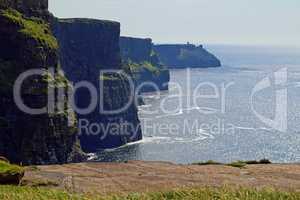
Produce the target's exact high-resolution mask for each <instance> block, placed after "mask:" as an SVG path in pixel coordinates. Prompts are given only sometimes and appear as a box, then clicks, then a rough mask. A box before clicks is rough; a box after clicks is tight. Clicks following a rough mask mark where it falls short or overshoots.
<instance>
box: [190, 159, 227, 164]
mask: <svg viewBox="0 0 300 200" xmlns="http://www.w3.org/2000/svg"><path fill="white" fill-rule="evenodd" d="M193 165H222V163H219V162H216V161H213V160H208V161H206V162H199V163H193Z"/></svg>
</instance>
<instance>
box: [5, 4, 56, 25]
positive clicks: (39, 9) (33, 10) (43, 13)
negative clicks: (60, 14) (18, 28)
mask: <svg viewBox="0 0 300 200" xmlns="http://www.w3.org/2000/svg"><path fill="white" fill-rule="evenodd" d="M8 8H11V9H15V10H17V11H19V12H21V13H22V14H23V15H26V16H30V17H32V16H34V17H39V18H44V19H47V20H48V19H49V16H51V14H50V13H49V11H48V0H38V1H37V0H0V9H8Z"/></svg>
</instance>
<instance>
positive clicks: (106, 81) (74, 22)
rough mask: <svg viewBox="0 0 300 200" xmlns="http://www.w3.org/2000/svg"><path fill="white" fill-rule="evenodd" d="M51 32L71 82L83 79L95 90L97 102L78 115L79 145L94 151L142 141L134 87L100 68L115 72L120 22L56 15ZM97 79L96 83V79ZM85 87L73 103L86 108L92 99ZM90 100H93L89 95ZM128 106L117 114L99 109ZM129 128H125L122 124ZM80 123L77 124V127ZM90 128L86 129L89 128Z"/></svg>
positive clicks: (119, 62)
mask: <svg viewBox="0 0 300 200" xmlns="http://www.w3.org/2000/svg"><path fill="white" fill-rule="evenodd" d="M54 32H55V35H56V37H57V39H58V42H59V45H60V53H61V56H60V60H61V66H62V68H63V70H64V72H65V74H66V76H67V77H68V78H69V79H70V80H71V81H72V82H74V83H75V84H76V83H79V82H82V81H87V82H89V83H91V84H92V85H93V86H94V87H95V88H96V90H97V92H98V96H97V97H99V98H98V101H97V106H96V108H95V109H93V111H92V112H90V113H88V114H79V115H78V116H79V129H80V130H79V131H80V141H81V145H82V148H83V149H84V151H86V152H95V151H97V150H99V149H104V148H115V147H119V146H121V145H124V144H126V143H128V142H134V141H137V140H140V139H142V133H141V128H140V121H139V119H138V114H137V108H136V106H135V104H134V102H130V99H134V98H135V96H134V91H133V90H132V89H131V87H130V84H129V81H128V80H127V79H126V77H124V76H122V75H117V74H114V73H107V74H106V73H105V74H104V75H102V76H101V77H100V73H101V72H102V71H103V70H120V71H122V70H123V68H122V63H121V56H120V47H119V37H120V24H119V23H118V22H113V21H104V20H95V19H57V20H56V22H55V24H54ZM100 80H101V81H100ZM92 98H94V97H91V95H90V93H89V91H86V90H85V89H81V90H78V91H77V92H76V95H75V101H76V103H77V104H78V106H80V107H81V108H86V107H87V105H89V103H90V102H91V101H92V100H93V99H92ZM94 99H95V98H94ZM126 104H128V107H127V108H126V109H123V110H122V111H120V112H117V113H111V114H107V113H103V112H102V111H101V109H100V108H101V107H102V108H103V109H104V110H106V111H115V110H118V109H121V108H123V107H124V106H125V105H126ZM126 124H127V125H129V126H126V127H125V126H124V125H126ZM81 125H82V126H81ZM93 126H94V129H89V128H90V127H93Z"/></svg>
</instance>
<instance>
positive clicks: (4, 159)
mask: <svg viewBox="0 0 300 200" xmlns="http://www.w3.org/2000/svg"><path fill="white" fill-rule="evenodd" d="M1 161H3V162H7V163H9V160H8V159H7V158H5V157H3V156H0V162H1Z"/></svg>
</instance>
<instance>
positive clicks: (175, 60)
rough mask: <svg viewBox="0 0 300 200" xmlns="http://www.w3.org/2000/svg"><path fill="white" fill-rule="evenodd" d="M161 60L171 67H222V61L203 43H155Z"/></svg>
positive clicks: (155, 48)
mask: <svg viewBox="0 0 300 200" xmlns="http://www.w3.org/2000/svg"><path fill="white" fill-rule="evenodd" d="M154 50H155V51H156V52H157V54H158V56H159V58H160V59H161V61H162V62H163V63H164V64H165V65H167V66H168V67H169V68H188V67H190V68H197V67H220V66H221V62H220V61H219V60H218V59H217V58H216V57H215V56H214V55H213V54H211V53H209V52H208V51H207V50H205V49H204V48H203V46H202V45H200V46H195V45H192V44H182V45H181V44H178V45H177V44H174V45H172V44H170V45H155V46H154Z"/></svg>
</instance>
